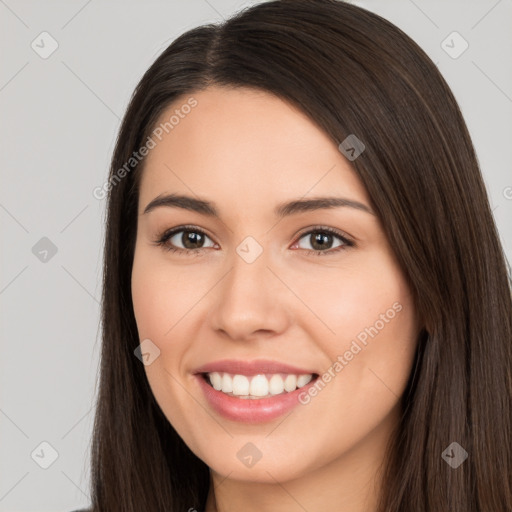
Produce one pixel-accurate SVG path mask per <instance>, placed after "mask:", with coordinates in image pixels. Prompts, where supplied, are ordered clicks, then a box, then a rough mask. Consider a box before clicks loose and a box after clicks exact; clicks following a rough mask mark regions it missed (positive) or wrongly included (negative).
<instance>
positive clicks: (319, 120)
mask: <svg viewBox="0 0 512 512" xmlns="http://www.w3.org/2000/svg"><path fill="white" fill-rule="evenodd" d="M211 84H216V85H221V86H227V87H243V86H247V87H252V88H260V89H262V90H265V91H268V92H271V93H273V94H275V95H277V96H278V97H280V98H282V99H283V100H285V101H288V102H290V103H292V104H293V105H295V106H296V107H298V108H299V109H301V110H302V111H303V112H305V113H306V114H307V115H308V116H309V117H310V119H312V120H313V121H314V122H315V123H316V124H317V125H318V126H319V128H320V129H322V130H323V131H324V132H325V133H326V134H328V136H329V137H330V138H331V139H332V140H333V142H334V143H335V144H336V145H338V144H340V143H341V142H342V141H343V140H344V139H345V138H346V137H347V136H349V135H351V134H355V135H356V136H357V137H358V138H359V139H361V140H362V141H363V142H364V144H365V151H364V152H363V153H362V154H361V155H360V156H359V157H358V158H357V159H356V160H354V161H352V162H351V164H352V167H353V169H354V171H355V172H356V173H357V175H358V176H359V178H360V179H361V181H362V183H363V184H364V185H365V187H366V189H367V191H368V193H369V196H370V198H371V201H372V206H373V208H374V209H375V211H376V213H377V215H378V216H379V218H380V219H381V221H382V225H383V226H384V229H385V231H386V235H387V237H388V239H389V243H390V244H391V247H392V248H393V250H394V252H395V254H396V257H397V258H398V261H399V263H400V265H401V267H402V269H403V272H404V274H405V276H406V278H407V280H408V282H409V285H410V288H411V290H412V293H413V295H414V301H415V305H416V307H417V309H418V311H419V314H420V315H421V318H422V320H423V324H424V329H423V330H422V331H421V333H420V335H419V339H418V349H417V353H416V360H415V365H414V370H413V371H412V372H411V376H410V378H409V382H408V386H407V389H406V392H405V393H404V395H403V397H402V398H401V402H402V406H403V407H402V410H403V414H402V418H401V422H400V424H399V427H398V428H397V430H396V433H395V435H394V436H393V438H392V439H391V440H390V443H389V457H388V459H387V461H386V465H385V467H383V477H384V481H383V486H382V492H381V504H380V509H379V510H380V512H389V511H393V512H410V511H412V510H414V511H415V512H422V511H424V512H425V511H430V512H444V511H446V512H447V511H451V512H477V511H480V512H482V511H486V512H491V511H492V512H498V511H500V512H501V511H505V510H512V488H511V482H512V442H511V433H512V376H511V372H512V301H511V286H510V277H509V274H508V273H507V265H506V258H505V255H504V252H503V250H502V247H501V245H500V241H499V236H498V233H497V230H496V227H495V224H494V220H493V216H492V214H491V210H490V207H489V201H488V197H487V194H486V189H485V186H484V183H483V180H482V176H481V172H480V169H479V165H478V161H477V157H476V155H475V151H474V148H473V145H472V142H471V139H470V135H469V133H468V130H467V128H466V125H465V123H464V120H463V117H462V114H461V112H460V110H459V107H458V105H457V102H456V100H455V98H454V96H453V94H452V92H451V91H450V89H449V87H448V86H447V84H446V82H445V80H444V79H443V78H442V76H441V74H440V73H439V71H438V69H437V67H436V66H435V65H434V64H433V62H432V61H431V60H430V58H429V57H428V56H427V55H426V54H425V53H424V52H423V51H422V49H421V48H420V47H419V46H418V45H417V44H416V43H415V42H414V41H412V40H411V39H410V38H409V37H408V36H407V35H406V34H404V33H403V32H402V31H401V30H400V29H398V28H397V27H395V26H394V25H393V24H391V23H390V22H388V21H386V20H385V19H383V18H381V17H379V16H377V15H375V14H373V13H371V12H368V11H366V10H364V9H362V8H360V7H356V6H354V5H351V4H348V3H345V2H342V1H338V0H281V1H269V2H264V3H261V4H257V5H255V6H252V7H250V8H247V9H245V10H243V11H241V12H239V13H237V14H236V15H234V16H233V17H232V18H230V19H228V20H227V21H225V22H223V23H221V24H210V25H205V26H201V27H198V28H195V29H192V30H189V31H188V32H186V33H185V34H183V35H181V36H180V37H178V38H177V39H176V40H175V41H174V42H173V43H172V44H171V45H170V46H169V47H168V48H167V49H166V50H165V51H164V52H163V53H162V54H161V55H160V56H159V57H158V58H157V60H156V61H155V62H154V63H153V65H152V66H151V67H150V68H149V70H148V71H147V72H146V73H145V74H144V76H143V77H142V79H141V80H140V83H139V84H138V86H137V88H136V90H135V92H134V94H133V96H132V99H131V102H130V104H129V107H128V109H127V112H126V115H125V117H124V119H123V122H122V126H121V129H120V133H119V136H118V140H117V145H116V148H115V151H114V155H113V159H112V165H111V169H110V176H109V181H108V186H107V187H104V189H103V190H104V191H108V208H107V216H108V218H107V225H106V234H105V246H104V247H105V251H104V274H103V296H102V315H101V321H102V327H103V330H102V336H103V338H102V354H101V370H100V371H101V375H100V386H99V392H98V399H97V409H96V416H95V423H94V433H93V440H92V450H91V470H92V479H91V495H92V506H93V510H94V511H95V512H100V511H101V512H114V511H117V510H119V511H123V512H140V511H142V510H143V511H145V512H157V511H158V512H161V511H163V510H167V511H178V510H180V511H184V510H189V509H190V508H195V509H197V510H203V509H204V506H205V501H206V496H207V493H208V488H209V470H208V467H207V466H206V465H205V464H204V463H203V462H202V461H201V460H200V459H198V458H197V457H196V456H195V455H194V454H193V453H192V452H191V451H190V450H189V448H188V447H187V446H186V445H185V444H184V442H183V441H182V440H181V438H180V437H179V436H178V435H177V433H176V432H175V430H174V429H173V427H172V426H171V425H170V424H169V422H168V420H167V419H166V418H165V416H164V415H163V413H162V411H161V410H160V408H159V406H158V404H157V403H156V401H155V399H154V397H153V394H152V392H151V389H150V387H149V384H148V382H147V379H146V375H145V372H144V367H143V365H142V364H141V362H140V361H139V359H138V358H137V357H135V355H134V350H135V349H136V348H137V347H138V345H139V343H140V342H141V340H139V339H138V334H137V327H136V323H135V318H134V314H133V306H132V299H131V288H130V278H131V269H132V262H133V255H134V244H135V238H136V229H137V203H138V184H139V179H138V178H139V177H140V173H141V172H142V168H143V164H144V160H143V159H142V160H141V161H140V163H139V161H136V162H134V159H133V158H132V155H133V153H134V152H136V151H137V150H138V149H139V148H140V147H141V146H143V145H144V143H145V141H146V139H147V136H148V134H150V133H151V130H152V129H153V128H154V125H155V122H156V120H157V118H158V117H159V116H160V115H161V113H162V112H163V110H164V109H166V108H167V107H168V106H169V105H170V104H171V103H172V102H173V101H174V100H176V99H177V98H179V97H180V96H183V95H185V96H183V97H186V95H192V94H193V93H194V92H196V91H199V90H202V89H204V88H206V87H208V86H209V85H211ZM127 162H131V163H130V165H129V167H126V164H127ZM121 168H124V169H125V172H124V173H121V172H120V169H121ZM454 442H456V443H458V444H459V445H460V446H461V447H462V448H463V449H464V450H465V451H466V452H467V454H468V457H467V459H466V460H465V461H464V462H463V463H462V464H461V465H460V466H458V467H457V468H456V469H455V468H453V467H451V465H449V464H448V463H447V462H446V461H445V460H444V459H445V457H443V456H442V454H443V452H444V451H445V449H446V448H447V447H449V446H450V445H451V443H454Z"/></svg>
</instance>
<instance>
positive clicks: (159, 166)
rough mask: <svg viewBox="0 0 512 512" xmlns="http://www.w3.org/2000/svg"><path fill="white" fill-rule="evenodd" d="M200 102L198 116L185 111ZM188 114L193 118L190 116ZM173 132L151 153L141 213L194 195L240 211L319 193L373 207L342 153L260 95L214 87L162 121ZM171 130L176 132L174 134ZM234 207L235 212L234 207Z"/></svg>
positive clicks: (288, 109)
mask: <svg viewBox="0 0 512 512" xmlns="http://www.w3.org/2000/svg"><path fill="white" fill-rule="evenodd" d="M190 98H193V100H195V102H196V103H195V106H194V107H192V108H183V106H184V105H187V104H192V103H190ZM185 112H187V113H185ZM173 115H174V117H173V123H172V125H169V124H168V125H167V131H168V133H166V131H165V130H164V132H163V134H162V135H161V140H158V139H157V138H154V137H153V138H154V140H155V142H156V145H155V147H154V148H153V149H151V150H150V151H149V154H148V156H147V157H146V161H145V164H144V170H143V173H142V178H141V184H140V195H139V197H140V203H141V208H143V204H146V203H147V202H149V201H150V200H151V199H153V198H154V197H156V196H157V195H159V194H162V193H172V192H183V193H187V194H190V193H191V192H192V193H193V194H196V195H200V196H208V197H213V196H215V197H214V199H215V200H216V202H219V203H222V202H223V201H226V200H231V201H232V202H234V200H235V199H238V200H239V204H238V206H239V207H241V208H244V207H245V208H247V207H250V206H251V204H252V205H253V206H258V207H260V206H261V201H262V200H263V199H265V201H266V202H269V207H272V206H273V204H274V203H277V202H280V201H282V200H283V199H288V198H295V197H297V198H298V197H303V196H305V195H308V194H310V195H318V194H320V193H322V194H325V193H331V194H336V193H339V194H343V195H345V196H346V195H350V196H351V197H352V198H353V199H358V200H361V201H366V202H368V196H367V194H366V190H365V189H364V186H363V185H362V183H361V182H360V180H359V179H358V177H357V175H356V173H355V172H354V170H353V169H352V168H351V166H350V164H349V162H348V161H347V160H346V159H345V157H344V156H343V155H342V154H341V153H340V152H339V150H338V146H337V144H336V143H335V142H333V141H332V140H331V139H330V138H329V136H328V135H327V134H326V133H324V132H323V131H322V130H321V129H320V128H319V127H318V126H317V125H316V124H315V123H314V122H313V121H311V120H310V119H309V118H308V117H307V116H306V115H305V114H304V113H303V112H301V111H300V110H298V109H296V108H295V107H294V106H292V105H290V104H289V103H287V102H285V101H283V100H281V99H280V98H278V97H277V96H275V95H273V94H271V93H268V92H265V91H260V90H256V89H248V88H237V89H232V88H224V87H210V88H208V89H205V90H203V91H200V92H197V93H194V94H191V95H190V96H183V97H181V98H179V99H178V100H176V101H175V102H174V103H173V104H172V105H170V106H169V107H168V108H167V109H166V110H165V112H163V114H162V115H161V116H160V119H159V120H158V122H157V124H156V126H165V125H164V123H166V122H168V121H169V119H170V118H171V116H173ZM169 126H172V128H170V127H169ZM232 206H234V204H233V205H232Z"/></svg>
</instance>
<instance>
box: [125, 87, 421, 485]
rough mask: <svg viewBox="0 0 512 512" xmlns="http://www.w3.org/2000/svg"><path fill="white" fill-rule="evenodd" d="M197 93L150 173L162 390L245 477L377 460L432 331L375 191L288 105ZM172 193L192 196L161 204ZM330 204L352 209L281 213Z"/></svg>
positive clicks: (196, 446)
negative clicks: (377, 208) (419, 344)
mask: <svg viewBox="0 0 512 512" xmlns="http://www.w3.org/2000/svg"><path fill="white" fill-rule="evenodd" d="M193 98H195V100H196V101H197V104H196V106H195V107H194V108H191V109H182V110H180V111H181V112H185V111H186V112H188V113H187V114H186V115H182V116H180V118H179V123H176V124H175V125H174V127H173V128H172V130H168V133H167V134H165V132H164V136H163V137H161V141H160V140H158V139H155V141H156V146H155V147H154V148H152V149H151V150H150V152H149V154H148V156H147V159H146V162H145V167H144V171H143V174H142V179H141V182H140V191H139V205H138V225H137V240H136V247H135V256H134V263H133V273H132V297H133V307H134V313H135V318H136V322H137V327H138V332H139V336H140V341H141V342H142V341H143V340H149V341H146V342H145V343H146V344H148V345H147V347H151V350H149V352H150V354H153V355H152V356H151V357H150V359H149V360H148V362H149V361H151V362H150V364H146V365H145V366H144V368H145V371H146V375H147V378H148V380H149V383H150V386H151V389H152V391H153V393H154V396H155V398H156V400H157V402H158V404H159V406H160V407H161V409H162V411H163V412H164V414H165V415H166V417H167V418H168V420H169V422H170V423H171V424H172V425H173V427H174V428H175V429H176V431H177V432H178V434H179V435H180V436H181V437H182V438H183V440H184V442H185V443H186V444H187V445H188V446H189V447H190V449H191V450H192V451H193V452H194V453H195V454H196V455H197V456H198V457H199V458H201V459H202V460H203V461H204V462H205V463H206V464H207V465H208V466H209V467H210V468H211V469H212V470H213V471H214V472H216V473H218V474H221V475H228V474H230V478H236V479H238V480H246V481H249V480H250V481H259V482H272V481H274V479H276V480H278V481H286V480H291V479H294V478H297V477H299V476H304V475H306V474H308V473H310V472H313V471H315V470H319V469H321V468H325V467H328V466H329V465H332V464H335V463H341V461H344V460H345V461H346V460H348V458H349V457H351V456H353V455H354V454H355V453H357V454H358V457H359V458H360V460H364V461H366V460H370V458H371V454H375V453H376V450H378V449H379V448H377V447H382V445H383V442H384V440H385V439H386V436H387V435H388V434H389V432H390V429H391V427H392V426H393V425H395V423H396V420H397V418H398V413H399V406H398V402H399V397H400V395H401V394H402V392H403V391H404V389H405V386H406V382H407V379H408V377H409V374H410V371H411V368H412V362H413V357H414V351H415V348H416V344H415V342H416V337H417V334H418V331H419V327H420V326H419V325H418V322H417V317H416V314H415V309H414V305H413V302H412V297H411V295H410V290H409V288H408V287H407V285H406V281H405V278H404V275H403V273H402V271H401V269H400V268H399V266H398V264H397V261H396V258H395V255H394V253H393V252H392V250H391V248H390V246H389V245H388V241H387V238H386V236H385V234H384V231H383V227H382V225H381V223H380V221H379V219H378V218H377V217H376V215H375V214H374V213H373V210H372V207H371V202H370V198H369V196H368V195H367V192H366V190H365V188H364V186H363V185H362V183H361V182H360V180H359V179H358V177H357V175H356V174H355V172H354V171H353V170H352V168H351V165H350V162H349V160H347V159H346V158H345V156H344V155H343V154H342V153H341V152H340V151H339V149H338V147H337V145H336V144H335V143H333V142H332V141H331V140H330V139H329V138H328V136H327V135H326V134H325V133H324V132H323V131H321V130H320V129H319V128H318V127H317V126H316V125H315V124H314V123H313V122H312V121H310V120H309V119H308V118H307V117H306V116H305V115H304V114H302V113H301V112H300V111H298V110H297V109H295V108H294V107H292V106H290V105H289V104H287V103H285V102H283V101H282V100H280V99H278V98H277V97H275V96H273V95H271V94H269V93H266V92H261V91H255V90H252V89H246V88H241V89H236V90H234V89H228V88H221V87H210V88H208V89H206V90H203V91H201V92H199V93H197V94H194V95H193ZM188 99H189V98H188V97H184V98H182V99H180V100H179V101H177V102H175V103H174V104H173V105H172V106H171V107H169V109H168V110H167V111H166V112H165V113H164V114H163V115H162V118H161V121H162V122H165V121H166V120H168V119H169V118H170V117H171V115H172V114H173V113H174V111H175V110H176V109H180V107H181V106H182V105H185V104H186V103H187V100H188ZM363 142H364V141H363ZM171 194H172V195H174V196H175V197H176V196H187V197H189V198H190V200H188V201H181V202H176V200H175V201H172V200H165V199H163V200H162V201H160V204H155V203H153V206H152V207H150V208H147V207H148V205H149V204H150V203H151V202H152V201H153V200H154V199H155V198H157V197H159V198H160V199H162V198H164V197H165V196H168V195H171ZM319 198H338V199H339V198H342V199H344V200H345V203H344V204H341V205H340V204H338V205H334V206H331V207H330V208H328V207H326V205H325V204H323V205H322V204H321V203H318V202H317V203H316V204H315V203H311V202H310V203H308V204H309V206H307V205H306V206H303V207H302V208H299V207H297V204H295V207H288V208H286V209H283V208H281V211H278V208H279V207H280V206H282V205H283V204H286V203H289V202H293V201H303V202H304V201H311V200H313V199H319ZM196 200H200V201H201V203H195V202H194V201H196ZM205 203H208V204H207V205H206V206H205ZM315 206H316V208H315ZM318 206H320V207H318ZM146 210H148V211H146ZM213 213H215V215H213ZM164 235H167V237H165V236H164ZM165 238H166V240H165ZM162 240H163V242H162ZM158 241H161V242H162V243H160V244H158V243H157V242H158ZM172 249H176V250H175V251H173V250H172ZM226 360H227V363H226ZM247 362H248V363H254V364H253V365H252V366H251V365H244V363H247ZM271 363H272V364H273V366H272V364H271ZM286 365H288V366H286ZM208 371H209V372H210V376H206V377H205V375H204V373H205V372H208ZM198 372H199V373H198ZM256 375H260V376H259V377H256ZM291 375H296V376H298V377H299V378H295V377H292V376H291ZM301 375H302V376H303V377H301V378H300V376H301ZM310 376H311V380H309V382H308V379H309V378H310ZM210 377H211V380H212V382H213V387H212V385H210V384H208V383H207V382H206V379H209V378H210ZM253 379H256V380H255V382H256V384H254V382H253ZM222 386H224V387H222ZM283 386H285V388H284V389H283ZM297 386H302V387H300V388H297ZM216 388H220V389H216ZM296 388H297V389H296ZM294 389H296V390H295V391H293V390H294ZM224 391H225V392H224ZM247 395H251V396H255V395H268V397H267V398H240V396H247Z"/></svg>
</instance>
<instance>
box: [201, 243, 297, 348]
mask: <svg viewBox="0 0 512 512" xmlns="http://www.w3.org/2000/svg"><path fill="white" fill-rule="evenodd" d="M267 252H268V251H267ZM267 252H266V251H263V253H262V254H261V255H260V256H259V257H258V258H257V259H256V260H255V261H253V262H250V263H249V262H248V261H246V260H245V259H244V258H243V257H241V256H240V255H239V254H238V253H237V252H236V251H235V252H234V255H233V257H232V258H231V259H230V263H231V267H230V268H229V270H228V272H227V274H225V277H224V278H223V279H222V280H221V281H220V283H219V284H218V285H217V286H216V290H215V293H214V295H213V296H212V300H213V301H214V306H213V310H212V312H211V316H210V321H211V325H212V328H213V329H214V330H216V331H217V332H219V333H222V335H223V336H225V337H227V338H230V339H232V340H239V341H243V340H250V339H256V338H261V337H262V336H264V337H270V336H274V335H276V334H278V333H281V332H283V331H285V330H286V329H287V327H288V325H289V323H290V315H291V309H290V305H289V304H288V301H289V300H290V297H291V296H293V294H292V293H291V292H290V290H288V289H287V288H286V286H285V285H284V284H283V282H282V280H280V279H279V278H278V277H277V276H276V274H278V272H276V270H275V269H273V268H272V264H271V262H270V261H269V258H268V257H267ZM212 291H213V290H212Z"/></svg>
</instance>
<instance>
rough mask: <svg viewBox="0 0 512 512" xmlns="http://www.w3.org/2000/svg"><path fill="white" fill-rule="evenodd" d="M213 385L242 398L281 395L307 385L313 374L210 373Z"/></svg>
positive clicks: (218, 389) (219, 389) (209, 376)
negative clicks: (250, 374)
mask: <svg viewBox="0 0 512 512" xmlns="http://www.w3.org/2000/svg"><path fill="white" fill-rule="evenodd" d="M208 378H209V380H210V383H211V385H212V386H213V387H214V388H215V389H216V390H217V391H222V392H223V393H227V394H230V395H234V396H238V397H241V398H253V397H265V396H267V395H268V394H269V393H270V395H279V394H281V393H283V392H284V391H286V392H290V391H295V390H296V389H297V388H301V387H302V386H305V385H306V384H307V383H308V382H309V381H311V379H312V378H313V375H312V374H307V375H293V374H279V373H276V374H270V375H263V374H258V375H254V376H251V377H247V376H246V375H238V374H237V375H232V374H230V373H219V372H212V373H208Z"/></svg>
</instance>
